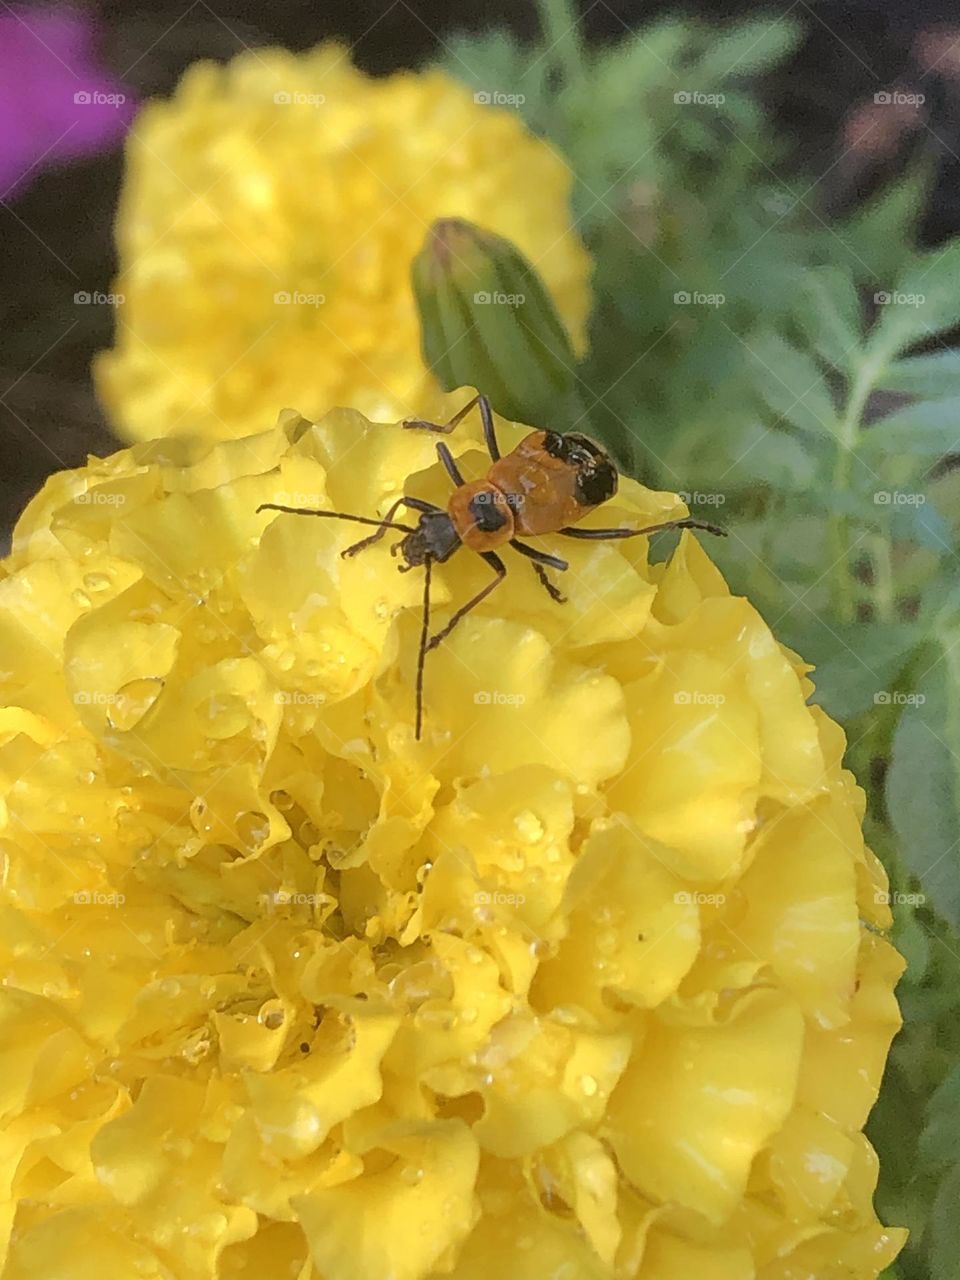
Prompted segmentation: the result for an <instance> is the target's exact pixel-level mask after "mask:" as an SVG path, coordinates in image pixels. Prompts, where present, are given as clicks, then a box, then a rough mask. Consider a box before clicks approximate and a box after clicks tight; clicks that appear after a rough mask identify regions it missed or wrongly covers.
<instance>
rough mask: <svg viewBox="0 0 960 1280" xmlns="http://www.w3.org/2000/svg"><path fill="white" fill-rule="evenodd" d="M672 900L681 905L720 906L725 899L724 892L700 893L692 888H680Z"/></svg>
mask: <svg viewBox="0 0 960 1280" xmlns="http://www.w3.org/2000/svg"><path fill="white" fill-rule="evenodd" d="M673 900H674V902H675V903H677V905H678V906H682V907H690V906H693V907H722V906H723V904H724V903H725V902H726V900H727V895H726V894H725V893H700V892H699V891H698V890H694V889H680V890H679V892H677V893H675V894H674V895H673Z"/></svg>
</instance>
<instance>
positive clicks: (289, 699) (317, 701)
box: [273, 689, 327, 707]
mask: <svg viewBox="0 0 960 1280" xmlns="http://www.w3.org/2000/svg"><path fill="white" fill-rule="evenodd" d="M273 700H274V702H275V703H276V704H277V706H280V707H322V706H323V704H324V703H325V702H326V700H327V698H326V694H323V693H306V692H305V691H304V690H303V689H278V690H277V691H276V693H275V694H274V695H273Z"/></svg>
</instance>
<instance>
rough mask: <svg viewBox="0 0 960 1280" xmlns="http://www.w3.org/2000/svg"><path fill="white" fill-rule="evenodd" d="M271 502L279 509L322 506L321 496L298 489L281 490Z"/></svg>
mask: <svg viewBox="0 0 960 1280" xmlns="http://www.w3.org/2000/svg"><path fill="white" fill-rule="evenodd" d="M273 501H274V502H276V503H277V504H278V506H281V507H320V506H322V505H323V494H321V493H315V492H312V491H309V492H308V491H307V490H302V491H301V490H299V489H282V490H281V491H280V492H279V493H277V494H275V495H274V497H273Z"/></svg>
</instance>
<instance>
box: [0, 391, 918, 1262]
mask: <svg viewBox="0 0 960 1280" xmlns="http://www.w3.org/2000/svg"><path fill="white" fill-rule="evenodd" d="M501 433H502V436H501V438H502V441H503V443H504V444H505V445H507V446H512V445H513V444H515V443H516V442H517V440H518V439H519V438H520V437H521V434H522V431H521V429H520V428H517V427H513V426H510V425H509V424H502V425H501ZM449 441H450V444H451V447H452V448H453V450H454V452H455V454H456V455H457V456H458V457H459V458H460V460H461V464H462V466H463V467H464V469H465V471H466V472H467V473H468V474H471V475H472V474H477V473H479V472H480V471H481V470H482V469H483V468H484V465H485V464H484V457H483V453H482V449H481V447H480V438H479V433H478V430H477V428H476V427H475V426H472V425H470V424H469V423H464V425H463V427H462V428H460V429H458V431H457V432H455V433H454V434H453V435H452V436H450V437H449ZM407 486H410V490H408V491H414V492H416V493H418V494H420V495H422V496H424V497H427V498H435V499H436V498H440V497H442V495H443V494H444V493H445V492H446V491H447V481H446V477H445V475H444V473H443V471H442V469H441V468H440V466H439V464H438V463H437V461H436V456H435V453H434V441H433V439H432V438H431V437H430V436H429V435H427V434H425V433H416V432H410V431H403V430H401V429H399V427H396V426H386V425H374V424H371V423H370V422H368V421H367V420H366V419H365V418H364V417H362V416H361V415H360V414H359V413H357V412H355V411H352V410H344V409H341V410H336V411H334V412H332V413H329V414H327V415H326V416H325V417H323V418H322V419H321V420H320V421H319V422H318V423H316V424H312V425H311V424H310V423H308V422H307V421H305V420H304V419H303V418H301V417H300V416H299V415H297V414H295V413H293V412H289V411H288V412H286V413H284V414H283V415H281V418H280V421H279V424H278V425H277V426H276V428H275V429H273V430H270V431H267V432H264V433H262V434H259V435H254V436H251V437H249V438H246V439H242V440H235V441H229V442H223V443H220V444H212V443H210V442H208V443H206V444H204V445H202V446H200V447H199V448H196V449H193V450H188V448H187V447H186V445H185V443H184V442H182V441H176V440H168V441H163V442H154V443H151V444H140V445H136V446H133V447H132V448H130V449H127V450H125V451H123V452H121V453H118V454H116V455H114V456H113V457H110V458H107V459H105V460H102V461H101V460H92V461H91V462H90V463H89V465H88V466H86V467H84V468H82V469H80V470H77V471H73V472H64V473H61V474H59V475H57V476H54V477H53V478H52V479H51V480H50V481H49V482H48V484H47V485H46V487H45V488H44V490H43V491H42V493H41V494H40V495H39V496H38V497H37V498H36V499H35V500H34V502H33V503H32V504H31V506H30V507H29V508H28V510H27V511H26V513H25V515H24V516H23V518H22V520H21V522H20V524H19V526H18V528H17V531H16V536H15V543H14V548H13V552H12V554H11V556H10V557H9V558H8V559H7V561H6V562H5V563H4V564H3V566H2V577H0V603H2V612H0V628H2V635H0V640H2V644H3V652H4V655H5V658H4V664H3V676H2V679H3V695H4V696H3V700H2V702H3V705H2V708H0V776H2V779H3V783H4V787H3V794H4V796H5V801H4V805H3V809H2V814H0V822H2V834H0V840H2V845H0V848H2V854H3V859H4V865H5V874H4V880H3V902H2V929H0V948H2V952H3V958H2V964H0V972H2V974H3V985H2V987H0V1020H2V1044H3V1046H4V1048H3V1059H4V1060H3V1064H2V1067H3V1069H2V1071H0V1101H2V1112H3V1125H2V1137H0V1169H2V1175H3V1184H4V1187H5V1210H4V1214H3V1218H2V1223H3V1230H4V1235H3V1252H2V1255H0V1256H2V1259H3V1262H2V1265H0V1277H2V1280H37V1277H40V1276H56V1277H57V1278H58V1280H93V1278H94V1277H98V1276H100V1275H103V1274H107V1273H108V1274H110V1275H115V1276H123V1277H127V1276H130V1277H133V1276H145V1277H157V1278H158V1280H173V1278H174V1277H176V1280H213V1278H214V1277H217V1278H220V1280H287V1278H294V1280H434V1278H437V1280H438V1278H439V1277H442V1276H452V1277H454V1280H489V1277H490V1276H491V1275H502V1276H504V1277H510V1280H543V1277H545V1276H554V1277H569V1280H689V1277H690V1276H693V1275H697V1276H703V1277H706V1280H752V1278H756V1280H795V1278H796V1277H797V1276H804V1277H813V1278H816V1280H833V1278H836V1277H839V1276H841V1275H842V1276H844V1277H846V1278H848V1280H851V1278H856V1280H861V1278H862V1280H866V1278H868V1277H874V1276H876V1275H877V1274H878V1272H879V1271H880V1270H882V1269H883V1268H884V1267H885V1266H886V1265H887V1264H888V1263H889V1262H890V1260H891V1259H892V1258H893V1257H894V1256H895V1254H896V1252H897V1249H898V1247H899V1245H900V1243H901V1241H902V1237H903V1233H902V1232H900V1231H897V1230H888V1229H885V1228H884V1227H883V1226H881V1224H880V1223H879V1222H878V1221H877V1218H876V1216H875V1213H874V1210H873V1206H872V1194H873V1190H874V1186H875V1183H876V1176H877V1167H876V1160H875V1157H874V1154H873V1152H872V1150H871V1148H870V1146H869V1144H868V1143H867V1141H866V1139H865V1138H864V1136H863V1134H862V1132H861V1130H862V1128H863V1125H864V1122H865V1120H866V1117H867V1113H868V1111H869V1109H870V1107H871V1105H872V1103H873V1101H874V1099H875V1097H876V1093H877V1089H878V1086H879V1082H880V1076H881V1073H882V1070H883V1064H884V1060H885V1056H886V1053H887V1049H888V1046H889V1043H890V1039H891V1037H892V1036H893V1035H894V1033H895V1032H896V1030H897V1027H898V1025H899V1015H898V1010H897V1005H896V1001H895V998H894V994H893V989H894V984H895V982H896V980H897V976H898V974H899V972H900V969H901V961H900V958H899V956H898V955H897V953H896V952H895V951H894V950H893V948H892V947H891V946H890V944H889V943H888V942H887V941H886V940H885V939H884V936H883V930H884V929H885V928H886V927H887V926H888V925H889V923H890V918H889V912H888V909H887V907H886V906H885V905H884V901H885V899H884V890H885V886H886V880H885V877H884V874H883V871H882V869H881V868H880V866H879V864H878V863H877V861H876V859H875V858H874V857H873V855H872V854H871V853H870V852H869V850H867V849H866V848H865V847H864V843H863V838H862V835H861V830H860V819H861V817H862V810H863V801H862V795H861V792H860V791H859V790H858V788H857V787H856V785H855V784H854V781H853V779H852V777H851V775H850V774H849V773H847V772H846V771H845V770H844V769H843V767H842V765H841V754H842V750H843V745H844V744H843V735H842V733H841V731H840V730H839V729H838V728H837V726H836V725H835V724H833V723H832V722H831V721H830V720H828V719H827V717H826V716H825V715H824V714H823V713H822V712H821V711H819V710H817V709H816V708H812V707H810V706H809V705H808V703H807V698H808V696H809V694H810V691H811V685H810V682H809V680H808V679H807V676H806V668H805V667H804V666H803V665H802V664H801V663H800V662H799V661H798V660H797V659H796V658H795V657H794V655H792V654H790V653H788V652H786V651H785V650H784V649H783V648H781V647H780V646H779V645H778V644H777V643H776V641H775V640H774V639H773V637H772V636H771V634H770V632H769V630H768V629H767V627H766V625H765V624H764V623H763V621H762V620H761V619H760V617H759V616H758V614H757V613H756V612H755V611H754V609H753V608H752V607H751V606H750V604H749V603H748V602H747V601H746V600H744V599H741V598H737V597H735V596H732V595H731V594H730V593H729V591H728V589H727V587H726V585H725V583H724V581H723V579H722V577H721V575H720V573H719V572H718V570H717V569H716V568H715V567H714V566H713V565H712V564H711V562H710V560H709V558H708V556H707V553H706V551H705V550H704V548H703V547H701V545H700V544H699V543H698V542H697V540H696V539H695V538H693V537H691V536H690V535H684V537H683V539H682V540H681V542H680V544H679V547H678V549H677V551H676V552H675V554H674V555H673V556H672V558H671V559H670V560H669V561H668V562H666V563H665V564H651V563H650V562H649V561H648V556H647V547H646V545H645V540H644V539H637V540H635V541H631V542H626V543H602V542H598V543H586V542H585V543H580V544H576V543H570V544H566V543H565V544H564V548H563V550H564V554H565V555H568V556H569V558H570V561H571V569H570V572H569V573H568V574H566V575H565V578H564V586H565V588H566V590H567V592H568V595H569V603H567V604H565V605H557V604H554V603H553V602H552V601H550V600H549V599H548V598H547V597H546V595H545V594H544V593H543V592H542V591H540V590H539V588H538V587H537V584H536V583H535V582H534V580H533V577H532V574H531V573H530V572H529V566H527V565H525V564H524V563H517V564H516V565H514V566H512V572H511V573H510V575H509V577H508V579H507V581H506V582H505V583H504V585H503V586H501V587H500V588H499V589H498V591H497V592H495V593H494V594H493V595H492V596H491V597H490V598H489V600H488V601H487V602H486V604H485V605H484V606H483V607H482V608H481V609H479V610H478V611H477V613H476V614H474V615H473V616H472V617H471V618H470V620H469V621H468V622H465V623H464V624H463V626H462V627H460V628H459V629H458V630H457V631H455V632H454V633H453V634H452V636H451V637H450V639H449V641H447V642H445V643H444V644H443V645H441V646H440V648H439V649H438V650H436V651H435V652H434V653H432V654H431V655H430V664H429V671H428V682H427V705H426V713H427V719H426V730H425V734H424V737H423V740H422V741H421V742H417V741H416V740H415V737H414V727H413V711H414V702H413V696H412V686H413V672H414V666H415V661H416V651H417V640H418V634H419V614H418V604H419V599H420V590H421V583H420V582H419V581H418V578H419V575H418V574H416V573H409V574H399V573H397V571H396V561H394V560H393V559H392V558H391V555H390V550H389V546H388V545H386V540H384V542H383V543H381V544H379V545H378V546H376V547H374V548H371V549H370V550H368V551H367V552H365V553H364V554H363V555H360V556H358V557H356V558H355V559H352V560H343V559H341V558H340V555H339V552H340V550H341V549H342V548H343V547H344V546H345V545H347V544H348V543H349V542H350V541H351V540H353V539H354V538H355V537H356V536H357V535H356V530H355V529H354V528H353V527H351V526H348V525H344V524H341V523H339V522H336V521H327V520H309V519H301V518H298V517H296V516H291V515H278V514H276V513H275V512H262V513H260V514H258V513H257V507H258V505H259V504H260V503H263V502H288V503H290V502H292V503H295V504H296V503H303V504H307V505H316V506H319V507H327V508H331V507H335V508H337V509H346V510H351V511H355V512H358V513H367V514H373V513H376V512H382V511H384V510H385V509H386V507H387V505H388V504H389V503H390V501H391V500H392V499H393V498H394V497H395V496H396V495H397V494H399V493H401V492H404V491H405V490H406V489H407ZM681 512H682V507H681V505H680V504H679V502H678V500H677V499H676V498H675V497H674V496H673V495H671V494H664V493H653V492H649V491H647V490H644V489H642V488H641V487H640V486H639V485H637V484H635V483H633V482H630V481H625V482H624V484H623V486H622V490H621V493H620V495H619V496H618V497H617V498H616V499H615V501H614V503H613V504H611V506H610V507H609V508H605V509H604V511H603V512H602V513H597V515H601V514H602V519H603V521H604V522H607V523H609V522H610V521H611V520H614V521H620V520H623V521H636V522H650V521H651V520H654V519H661V518H669V517H671V516H674V515H678V514H680V513H681ZM589 519H591V518H588V522H589ZM483 569H484V566H483V565H482V564H481V563H480V562H479V561H478V559H477V558H476V557H475V556H473V555H472V554H471V553H469V552H463V553H462V554H461V555H460V556H458V557H457V558H455V559H454V560H453V561H451V562H450V563H449V564H447V565H445V566H443V567H442V568H440V569H438V570H437V571H436V575H435V580H434V582H435V586H436V588H437V594H436V602H435V606H436V610H437V613H438V616H440V617H442V616H443V614H444V610H445V609H448V608H449V605H450V602H451V601H453V600H460V599H463V598H465V596H466V595H467V593H468V592H470V590H471V588H472V587H473V586H474V584H476V583H479V582H480V581H481V577H480V575H481V573H482V572H483Z"/></svg>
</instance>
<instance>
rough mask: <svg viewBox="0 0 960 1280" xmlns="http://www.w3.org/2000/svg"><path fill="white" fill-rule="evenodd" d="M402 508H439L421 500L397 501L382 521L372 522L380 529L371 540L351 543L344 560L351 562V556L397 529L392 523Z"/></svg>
mask: <svg viewBox="0 0 960 1280" xmlns="http://www.w3.org/2000/svg"><path fill="white" fill-rule="evenodd" d="M401 507H410V508H411V510H413V511H421V512H423V511H436V510H439V508H437V507H434V505H433V503H432V502H424V501H423V500H422V499H421V498H407V497H401V498H398V499H397V500H396V502H395V503H394V504H393V506H392V507H391V508H390V510H389V511H388V512H387V514H386V515H385V516H384V517H383V520H381V521H370V523H371V524H379V525H380V528H379V529H378V530H377V532H376V533H372V534H371V535H370V537H369V538H361V539H360V541H359V542H354V543H351V545H350V546H349V547H345V548H344V549H343V551H341V552H340V555H341V556H342V557H343V559H344V560H349V559H350V557H351V556H355V555H356V554H357V553H358V552H360V551H365V550H366V549H367V547H372V546H373V544H374V543H375V542H379V541H380V539H381V538H382V537H383V535H384V534H385V533H386V532H387V530H388V529H390V528H396V526H395V525H394V524H393V523H392V522H393V517H394V516H395V515H396V513H397V511H398V510H399V509H400V508H401Z"/></svg>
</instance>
